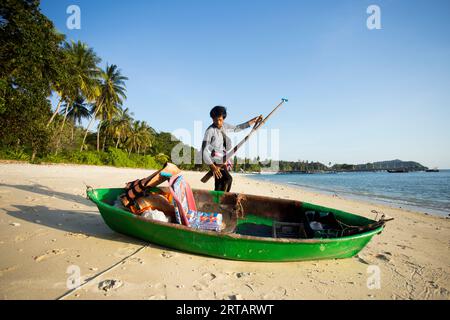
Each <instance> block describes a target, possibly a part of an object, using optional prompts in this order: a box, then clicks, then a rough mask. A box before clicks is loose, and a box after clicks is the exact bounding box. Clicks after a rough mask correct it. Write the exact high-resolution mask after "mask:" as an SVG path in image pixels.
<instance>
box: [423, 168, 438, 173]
mask: <svg viewBox="0 0 450 320" xmlns="http://www.w3.org/2000/svg"><path fill="white" fill-rule="evenodd" d="M425 172H439V169H438V168H433V169H427V170H425Z"/></svg>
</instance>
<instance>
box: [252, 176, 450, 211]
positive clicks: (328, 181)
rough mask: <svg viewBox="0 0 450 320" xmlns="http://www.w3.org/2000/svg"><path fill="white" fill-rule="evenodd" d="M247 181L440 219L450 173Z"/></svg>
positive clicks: (448, 204) (448, 199) (449, 202)
mask: <svg viewBox="0 0 450 320" xmlns="http://www.w3.org/2000/svg"><path fill="white" fill-rule="evenodd" d="M251 178H253V179H258V180H264V181H270V182H275V183H280V184H287V185H291V186H298V187H302V188H305V189H310V190H314V191H318V192H323V193H330V194H335V193H336V194H338V195H340V196H341V195H342V196H344V197H345V196H346V197H348V198H356V199H362V200H366V201H367V200H369V201H373V202H379V203H380V202H381V203H384V204H389V205H391V206H394V207H402V208H405V209H412V210H415V211H419V212H427V213H430V214H437V215H440V216H448V215H449V214H450V170H441V171H440V172H408V173H388V172H352V173H335V174H325V173H324V174H281V175H274V174H260V175H251Z"/></svg>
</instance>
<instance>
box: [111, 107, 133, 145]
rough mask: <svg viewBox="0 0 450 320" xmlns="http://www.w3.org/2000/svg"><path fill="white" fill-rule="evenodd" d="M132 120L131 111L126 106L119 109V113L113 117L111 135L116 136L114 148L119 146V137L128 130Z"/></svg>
mask: <svg viewBox="0 0 450 320" xmlns="http://www.w3.org/2000/svg"><path fill="white" fill-rule="evenodd" d="M132 122H133V113H132V112H131V113H130V112H129V109H128V108H125V109H120V111H119V113H118V114H117V115H116V116H115V117H114V118H113V121H112V127H113V131H114V133H113V136H114V137H117V141H116V148H117V147H118V146H119V143H120V139H121V137H122V136H123V135H127V134H128V133H129V132H130V130H131V123H132Z"/></svg>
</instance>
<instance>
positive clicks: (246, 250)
mask: <svg viewBox="0 0 450 320" xmlns="http://www.w3.org/2000/svg"><path fill="white" fill-rule="evenodd" d="M122 192H123V189H95V190H90V191H88V192H87V195H88V197H89V198H90V199H91V200H92V201H93V202H94V203H95V204H96V205H97V207H98V209H99V211H100V213H101V215H102V217H103V219H104V221H105V223H106V224H107V225H108V226H109V227H110V228H111V229H113V230H114V231H116V232H119V233H123V234H126V235H129V236H131V237H135V238H139V239H142V240H145V241H148V242H152V243H155V244H158V245H161V246H166V247H169V248H174V249H177V250H181V251H186V252H191V253H195V254H200V255H207V256H213V257H218V258H224V259H232V260H245V261H267V262H277V261H301V260H318V259H339V258H349V257H352V256H354V255H356V254H357V253H358V252H359V251H360V250H361V249H363V248H364V246H365V245H366V244H367V243H368V242H369V241H370V240H371V239H372V237H373V236H374V235H376V234H378V233H380V232H381V231H382V230H383V227H379V228H377V229H375V230H371V231H368V232H365V233H362V234H358V235H354V236H348V237H341V238H331V239H274V238H261V237H249V236H241V235H238V234H228V233H220V232H211V231H200V230H195V229H191V228H188V227H185V226H180V225H174V224H171V223H164V222H158V221H149V220H143V219H141V218H138V217H137V216H135V215H133V214H132V213H130V212H127V211H124V210H121V209H119V208H116V207H114V206H112V205H110V204H108V203H112V202H113V201H114V200H115V199H117V197H118V195H119V194H120V193H122ZM216 196H217V197H218V198H219V199H218V200H220V196H219V195H218V194H217V195H216ZM213 198H215V197H213ZM107 202H108V203H107ZM302 206H306V207H307V208H308V209H316V210H318V209H319V210H320V209H323V210H325V209H326V210H328V211H332V212H334V213H335V214H337V215H339V217H340V218H341V217H342V218H344V217H345V220H346V221H347V222H349V221H353V222H359V223H361V221H362V222H373V221H372V220H369V219H366V218H363V217H360V216H356V215H353V214H350V213H346V212H342V211H338V210H334V209H330V208H324V207H319V206H315V205H312V204H307V203H303V204H302ZM269 220H270V219H269ZM243 223H260V224H265V225H271V222H269V221H268V219H267V218H262V217H258V216H252V215H248V216H247V217H246V219H245V220H241V221H239V222H238V228H239V225H241V224H243Z"/></svg>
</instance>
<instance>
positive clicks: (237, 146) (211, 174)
mask: <svg viewBox="0 0 450 320" xmlns="http://www.w3.org/2000/svg"><path fill="white" fill-rule="evenodd" d="M287 101H288V100H287V99H284V98H282V99H281V102H280V103H279V104H278V105H277V106H276V107H275V109H273V110H272V112H271V113H269V115H268V116H267V117H265V118H264V119H263V120H261V121H259V122H257V123H255V125H254V126H253V128H252V130H251V131H250V133H249V134H248V135H247V136H246V137H245V138H244V139H243V140H242V141H241V142H239V143H238V144H237V145H236V146H235V147H234V148H233V149H232V150H231V151H230V152H228V153H227V154H226V156H225V157H224V161H223V163H226V162H227V161H228V160H229V159H230V158H231V157H232V156H233V155H234V154H235V153H236V152H237V151H238V150H239V148H240V147H242V145H244V143H246V142H247V140H248V139H249V138H250V136H251V135H252V134H253V133H254V132H256V131H257V130H258V129H259V128H260V127H261V126H262V125H263V124H264V123H266V121H267V120H268V119H269V118H270V117H271V116H272V114H273V113H274V112H275V111H276V110H277V109H278V108H279V107H281V106H282V105H283V104H284V103H285V102H287ZM212 176H213V172H212V170H209V171H208V172H207V173H206V174H205V175H204V176H203V178H202V179H201V182H203V183H206V182H208V180H209V179H211V177H212Z"/></svg>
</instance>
